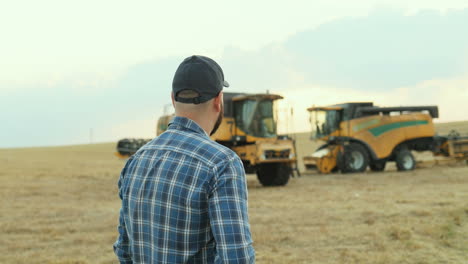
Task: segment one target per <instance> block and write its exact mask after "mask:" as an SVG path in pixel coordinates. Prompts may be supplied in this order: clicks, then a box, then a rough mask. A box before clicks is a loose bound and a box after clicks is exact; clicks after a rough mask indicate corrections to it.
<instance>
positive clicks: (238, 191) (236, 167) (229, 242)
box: [208, 156, 255, 263]
mask: <svg viewBox="0 0 468 264" xmlns="http://www.w3.org/2000/svg"><path fill="white" fill-rule="evenodd" d="M216 168H217V169H215V172H214V173H215V177H214V184H213V188H212V191H211V195H210V197H209V208H208V209H209V217H210V223H211V230H212V232H213V236H214V239H215V241H216V251H217V256H216V258H215V263H255V251H254V248H253V246H252V236H251V233H250V225H249V218H248V204H247V184H246V179H245V172H244V168H243V166H242V163H241V161H240V159H239V158H238V157H237V156H235V157H233V158H231V159H230V160H227V161H226V162H224V163H223V164H220V165H218V166H217V167H216Z"/></svg>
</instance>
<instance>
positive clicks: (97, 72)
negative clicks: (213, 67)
mask: <svg viewBox="0 0 468 264" xmlns="http://www.w3.org/2000/svg"><path fill="white" fill-rule="evenodd" d="M467 28H468V2H467V1H451V0H446V1H418V0H415V1H403V0H392V1H385V0H383V1H377V0H373V1H372V0H362V1H331V0H327V1H288V2H287V3H286V2H284V1H281V2H279V3H272V1H171V2H169V1H132V2H129V1H107V0H106V1H51V0H43V1H32V0H31V1H21V0H20V1H2V2H0V32H2V34H1V35H2V40H1V42H0V58H1V59H0V122H1V128H2V129H0V137H1V138H2V141H0V147H22V146H45V145H63V144H78V143H88V142H89V141H90V139H91V140H92V141H93V142H105V141H113V140H117V139H119V138H122V137H152V136H153V135H154V126H155V120H156V119H157V118H158V117H159V115H161V114H162V112H163V108H164V106H165V105H166V104H168V103H169V102H170V97H169V94H170V89H171V82H172V77H173V74H174V71H175V69H176V67H177V65H178V64H179V63H180V62H181V61H182V60H183V59H184V58H185V57H187V56H189V55H192V54H203V55H206V56H210V57H212V58H214V59H215V60H217V61H218V62H219V64H220V65H221V66H222V67H223V69H224V71H225V76H226V79H227V80H228V81H229V82H230V84H231V86H232V87H230V88H229V89H230V90H232V91H236V92H265V91H266V90H269V91H270V92H276V93H280V94H282V95H283V96H285V97H286V100H285V102H284V103H283V106H284V107H294V113H295V116H294V120H295V122H292V123H290V124H289V128H288V129H289V130H297V131H306V130H307V129H309V126H308V125H307V112H306V111H305V109H306V108H307V107H309V106H311V105H313V104H315V105H321V104H334V103H339V102H343V101H352V100H359V101H363V100H369V101H374V102H375V103H376V104H379V105H387V106H391V105H421V104H434V105H439V107H440V112H441V117H440V120H439V121H455V120H468V104H467V103H466V102H467V101H468V29H467ZM90 134H91V135H90ZM90 136H91V137H90Z"/></svg>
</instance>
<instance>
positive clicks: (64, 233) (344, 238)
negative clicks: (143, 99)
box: [0, 134, 468, 264]
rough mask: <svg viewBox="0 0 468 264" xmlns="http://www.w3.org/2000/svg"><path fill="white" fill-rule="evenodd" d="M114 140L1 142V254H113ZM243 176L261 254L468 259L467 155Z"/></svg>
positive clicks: (303, 147) (302, 145)
mask: <svg viewBox="0 0 468 264" xmlns="http://www.w3.org/2000/svg"><path fill="white" fill-rule="evenodd" d="M296 138H297V140H298V148H299V149H298V152H299V154H300V155H303V153H307V152H311V148H312V147H313V144H315V143H311V142H309V140H308V134H300V135H297V137H296ZM114 147H115V145H114V144H95V145H83V146H69V147H55V148H29V149H0V168H1V170H0V186H1V191H0V200H1V213H0V233H1V235H0V263H64V264H65V263H68V264H72V263H74V264H78V263H116V262H117V260H116V258H115V256H114V254H113V251H112V244H113V242H114V241H115V239H116V236H117V230H116V226H117V222H118V212H119V208H120V201H119V199H118V196H117V179H118V175H119V173H120V170H121V168H122V166H123V165H124V162H125V161H123V160H119V159H118V158H116V157H115V156H113V154H112V153H113V152H114ZM300 166H301V165H300ZM247 181H248V186H249V213H250V222H251V227H252V232H253V238H254V241H255V242H254V246H255V249H256V252H257V263H373V264H379V263H381V264H384V263H418V264H419V263H421V264H422V263H460V264H461V263H463V264H465V263H468V166H467V165H465V164H452V165H443V166H442V165H437V166H431V165H429V166H426V167H425V168H418V169H416V170H415V171H412V172H407V173H400V172H397V171H395V168H394V167H392V166H389V168H388V169H387V170H386V171H385V172H382V173H371V172H367V173H362V174H353V175H341V174H335V175H319V174H303V175H302V177H296V178H292V179H291V181H290V182H289V184H288V185H287V186H285V187H278V188H276V187H275V188H264V187H261V186H260V184H259V183H258V181H257V179H256V177H255V175H248V176H247Z"/></svg>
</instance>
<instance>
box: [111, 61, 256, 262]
mask: <svg viewBox="0 0 468 264" xmlns="http://www.w3.org/2000/svg"><path fill="white" fill-rule="evenodd" d="M228 86H229V84H228V83H227V82H226V81H225V80H224V74H223V71H222V69H221V67H220V66H219V65H218V64H217V63H216V62H215V61H214V60H212V59H210V58H208V57H204V56H191V57H188V58H186V59H185V60H184V61H183V62H182V63H181V64H180V65H179V67H178V69H177V71H176V73H175V75H174V80H173V83H172V102H173V105H174V108H175V117H174V119H173V120H172V121H171V122H170V124H169V127H168V129H167V130H166V131H165V132H164V133H162V134H161V135H160V136H158V137H157V138H155V139H153V140H152V141H151V142H149V143H148V144H146V145H145V146H144V147H142V148H141V149H140V150H138V152H137V153H135V154H134V155H133V156H132V157H131V158H130V159H129V160H128V161H127V163H126V165H125V167H124V168H123V170H122V173H121V175H120V179H119V183H118V186H119V196H120V198H121V199H122V208H121V210H120V220H119V227H118V231H119V237H118V239H117V241H116V242H115V244H114V252H115V254H116V255H117V257H118V258H119V260H120V263H254V262H255V252H254V249H253V247H252V238H251V233H250V226H249V222H248V214H247V186H246V181H245V175H244V173H245V172H244V168H243V165H242V162H241V160H240V158H239V157H238V156H237V155H236V154H235V153H234V152H233V151H232V150H230V149H228V148H226V147H224V146H222V145H220V144H218V143H216V142H215V141H213V140H211V139H210V135H212V134H214V132H216V129H217V128H218V127H219V125H220V124H221V120H222V117H223V107H224V105H223V92H222V90H223V87H228Z"/></svg>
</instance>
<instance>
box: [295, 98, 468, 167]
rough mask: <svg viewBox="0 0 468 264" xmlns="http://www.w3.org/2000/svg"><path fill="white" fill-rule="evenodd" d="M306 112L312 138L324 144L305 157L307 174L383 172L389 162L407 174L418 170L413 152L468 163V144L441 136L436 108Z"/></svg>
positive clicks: (365, 106)
mask: <svg viewBox="0 0 468 264" xmlns="http://www.w3.org/2000/svg"><path fill="white" fill-rule="evenodd" d="M307 110H308V111H309V112H310V122H311V124H312V130H313V132H312V139H315V140H322V141H324V142H325V144H324V145H322V146H321V147H319V148H318V149H317V150H316V151H315V153H313V154H312V155H309V156H305V157H304V165H305V167H306V168H307V169H314V168H316V169H317V170H318V171H320V172H322V173H330V172H334V171H341V172H343V173H352V172H362V171H365V170H366V169H367V167H370V169H371V170H373V171H383V170H384V169H385V166H386V163H387V162H389V161H394V162H396V166H397V168H398V170H400V171H407V170H412V169H414V168H415V165H416V161H415V159H414V156H413V154H412V153H411V151H432V152H433V153H434V155H442V156H450V157H454V158H458V159H466V158H468V139H464V138H457V139H453V138H449V137H441V136H436V133H435V128H434V124H433V122H432V119H433V118H438V115H439V113H438V107H437V106H399V107H377V106H374V104H373V103H372V102H353V103H344V104H337V105H332V106H325V107H311V108H309V109H307Z"/></svg>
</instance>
